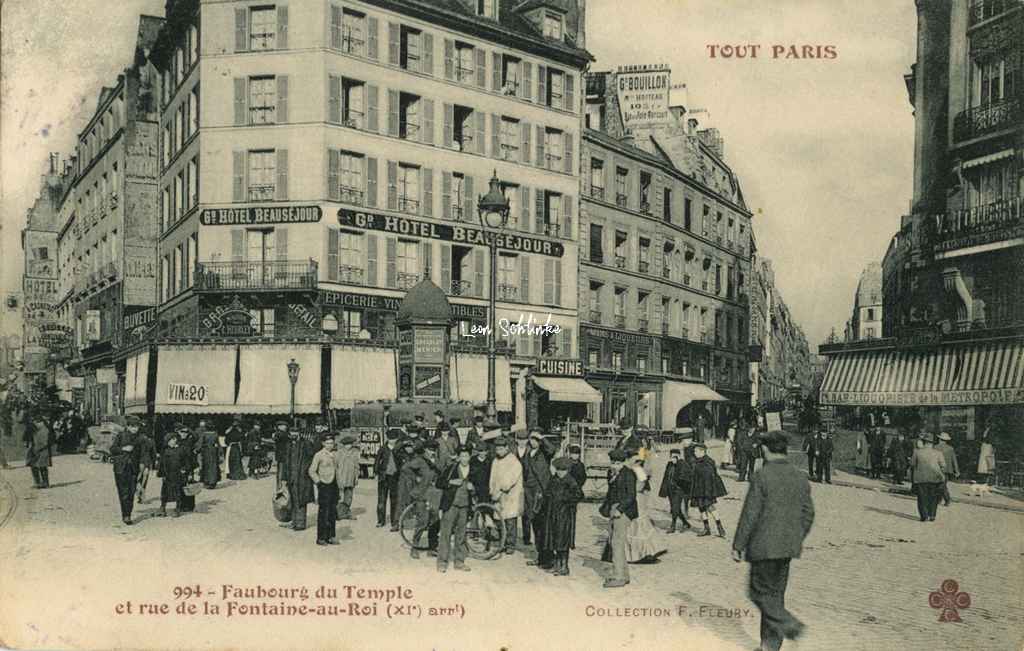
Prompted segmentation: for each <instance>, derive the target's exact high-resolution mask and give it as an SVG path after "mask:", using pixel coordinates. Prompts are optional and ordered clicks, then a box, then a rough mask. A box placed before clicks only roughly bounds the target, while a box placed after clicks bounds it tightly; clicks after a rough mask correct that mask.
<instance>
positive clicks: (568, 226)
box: [562, 194, 576, 240]
mask: <svg viewBox="0 0 1024 651" xmlns="http://www.w3.org/2000/svg"><path fill="white" fill-rule="evenodd" d="M574 201H575V197H573V196H572V195H569V194H563V195H562V237H564V238H566V239H568V240H573V239H576V238H574V237H573V236H572V206H573V202H574Z"/></svg>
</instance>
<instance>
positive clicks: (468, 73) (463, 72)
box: [455, 66, 476, 82]
mask: <svg viewBox="0 0 1024 651" xmlns="http://www.w3.org/2000/svg"><path fill="white" fill-rule="evenodd" d="M455 78H456V79H458V80H459V81H469V82H472V81H473V80H474V79H476V71H475V70H474V69H473V68H463V67H462V66H455Z"/></svg>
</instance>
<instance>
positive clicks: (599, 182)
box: [590, 158, 604, 200]
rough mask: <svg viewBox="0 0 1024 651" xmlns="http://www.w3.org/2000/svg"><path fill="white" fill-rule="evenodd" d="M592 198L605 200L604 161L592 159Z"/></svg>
mask: <svg viewBox="0 0 1024 651" xmlns="http://www.w3.org/2000/svg"><path fill="white" fill-rule="evenodd" d="M590 196H592V197H594V198H595V199H601V200H604V161H602V160H601V159H600V158H591V159H590Z"/></svg>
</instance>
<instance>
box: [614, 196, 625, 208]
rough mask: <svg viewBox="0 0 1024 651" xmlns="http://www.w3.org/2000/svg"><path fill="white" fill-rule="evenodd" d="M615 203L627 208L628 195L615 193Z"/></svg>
mask: <svg viewBox="0 0 1024 651" xmlns="http://www.w3.org/2000/svg"><path fill="white" fill-rule="evenodd" d="M615 205H616V206H618V207H620V208H625V207H626V195H624V194H616V195H615Z"/></svg>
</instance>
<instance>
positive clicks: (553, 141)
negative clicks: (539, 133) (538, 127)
mask: <svg viewBox="0 0 1024 651" xmlns="http://www.w3.org/2000/svg"><path fill="white" fill-rule="evenodd" d="M544 151H545V152H546V154H545V156H546V157H547V167H548V169H549V170H560V169H562V154H563V153H564V152H565V143H564V138H563V134H562V132H561V131H559V130H558V129H545V130H544Z"/></svg>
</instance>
